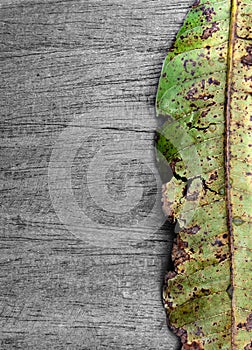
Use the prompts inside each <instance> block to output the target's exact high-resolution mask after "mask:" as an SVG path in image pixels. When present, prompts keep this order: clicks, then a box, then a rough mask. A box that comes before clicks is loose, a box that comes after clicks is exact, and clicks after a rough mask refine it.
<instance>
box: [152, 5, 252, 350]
mask: <svg viewBox="0 0 252 350" xmlns="http://www.w3.org/2000/svg"><path fill="white" fill-rule="evenodd" d="M156 111H157V116H158V117H159V118H160V119H161V120H162V122H163V126H162V127H161V128H160V129H159V131H158V137H157V149H158V151H159V152H160V153H161V154H162V155H163V156H164V157H165V159H166V161H167V162H168V163H169V164H170V166H171V168H172V170H173V174H174V177H173V178H172V180H171V181H170V182H169V183H166V184H164V187H163V209H164V212H165V213H166V214H167V215H168V216H169V217H170V219H172V220H173V221H174V222H175V221H177V222H178V223H179V226H180V231H179V232H178V234H177V236H176V238H175V241H174V246H173V250H172V260H173V264H174V271H170V272H169V273H168V276H167V277H168V279H167V283H166V286H165V289H164V303H165V307H166V310H167V314H168V318H169V324H170V327H171V329H172V330H173V331H174V332H175V333H176V334H177V335H178V336H180V338H181V341H182V344H183V345H182V349H184V350H186V349H205V350H216V349H223V350H224V349H225V350H230V349H231V350H234V349H235V350H249V349H252V307H251V303H252V259H251V258H252V228H251V222H252V170H251V163H252V161H251V150H252V148H251V147H252V136H251V125H252V1H251V0H240V1H238V0H232V1H231V0H225V1H212V0H196V1H195V3H194V5H193V6H192V9H191V10H190V11H189V13H188V15H187V17H186V19H185V22H184V24H183V26H182V28H181V29H180V31H179V33H178V34H177V37H176V41H175V43H174V45H173V47H172V49H171V50H170V51H169V53H168V55H167V57H166V59H165V62H164V64H163V68H162V73H161V78H160V82H159V87H158V92H157V97H156ZM160 153H157V154H158V155H157V160H158V164H159V166H160V169H164V167H163V163H164V161H163V158H162V157H160V155H159V154H160ZM171 193H175V199H174V198H173V196H172V195H171Z"/></svg>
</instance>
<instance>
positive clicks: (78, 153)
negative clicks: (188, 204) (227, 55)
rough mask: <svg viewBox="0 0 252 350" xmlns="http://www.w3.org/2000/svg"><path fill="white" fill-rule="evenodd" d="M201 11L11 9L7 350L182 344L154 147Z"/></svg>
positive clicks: (121, 6) (4, 141) (6, 104)
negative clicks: (166, 291) (175, 47)
mask: <svg viewBox="0 0 252 350" xmlns="http://www.w3.org/2000/svg"><path fill="white" fill-rule="evenodd" d="M191 3H192V1H191V0H184V1H180V2H179V3H178V2H177V0H171V1H169V2H166V3H165V2H164V1H160V0H153V1H143V0H135V1H132V0H130V1H127V3H126V2H124V1H122V0H110V1H109V0H103V1H98V0H97V1H95V0H92V1H91V0H80V1H76V0H66V1H56V0H53V1H42V0H40V1H37V0H35V1H30V2H29V1H21V2H20V1H19V2H15V1H8V0H7V1H6V0H4V1H3V0H2V1H1V39H2V40H1V100H0V101H1V102H0V103H1V113H2V115H1V132H2V138H1V146H2V147H1V164H2V171H1V183H2V186H1V194H2V196H1V202H2V209H1V256H0V266H1V270H0V271H1V272H0V292H1V294H0V305H1V306H0V307H1V309H0V310H1V311H0V322H1V334H0V341H1V349H38V350H39V349H83V350H84V349H88V350H93V349H117V350H118V349H120V350H123V349H136V350H137V349H165V350H172V349H175V347H176V346H177V345H176V344H177V340H176V339H175V337H174V336H173V335H171V333H169V331H168V329H167V326H166V320H165V312H164V310H163V306H162V301H161V290H162V283H163V277H164V274H165V271H166V269H167V267H168V263H169V252H170V248H171V241H172V229H171V227H170V226H169V225H168V224H167V223H166V224H164V218H163V217H162V215H161V214H160V213H161V212H160V210H161V209H160V206H159V199H160V196H159V192H158V190H157V188H158V187H157V186H159V181H160V180H159V179H158V177H157V175H156V173H155V172H154V170H153V168H154V167H155V163H154V157H153V156H152V155H151V154H152V153H151V151H152V150H153V138H154V130H155V128H156V127H157V125H156V121H155V111H154V100H155V94H156V89H157V84H158V79H159V75H160V71H161V66H162V62H163V59H164V57H165V55H166V53H167V49H168V47H169V46H170V45H171V43H172V41H173V40H174V37H175V33H176V32H177V30H178V28H179V26H180V24H181V23H182V21H183V18H184V15H185V13H186V11H187V10H188V7H189V5H191ZM146 150H149V151H150V152H149V153H148V156H147V155H146V156H145V154H147V152H146ZM98 151H99V152H98ZM101 154H103V155H102V156H101ZM53 155H56V158H52V156H53ZM68 156H69V159H70V158H71V157H72V162H70V163H69V162H68ZM57 157H58V158H57ZM141 159H142V160H143V163H141ZM90 164H91V165H92V166H91V165H90ZM48 169H49V170H50V171H51V172H50V171H49V172H48ZM148 169H149V170H148ZM87 171H89V176H87ZM69 173H70V175H71V176H70V177H71V186H72V194H73V195H72V197H71V198H72V199H74V200H75V201H76V203H77V204H78V208H79V211H78V212H76V211H75V210H74V208H73V207H72V206H71V205H72V204H71V203H72V202H71V200H72V199H71V198H70V199H69V201H68V199H67V197H66V196H67V195H68V194H69V192H67V194H66V193H65V192H64V191H65V189H66V186H68V185H69V182H68V181H67V180H66V174H69ZM48 174H49V175H48ZM150 189H151V191H150ZM139 191H140V192H139ZM141 191H142V192H141ZM139 193H140V194H139ZM138 195H139V196H140V197H139V198H140V201H139V203H140V204H141V205H139V206H136V205H135V204H134V205H132V207H130V204H131V203H132V201H133V202H134V198H135V197H137V196H138ZM64 196H65V197H64ZM127 196H128V197H127ZM154 203H156V204H157V206H156V207H155V206H154ZM70 204H71V205H70ZM55 206H56V207H55ZM113 206H114V207H113ZM110 208H111V209H110ZM58 212H60V213H61V214H62V215H63V218H61V219H59V217H58V215H57V213H58ZM150 212H153V213H154V214H156V215H157V218H156V219H157V220H156V219H155V217H154V216H155V215H154V216H153V217H151V216H150ZM144 214H146V215H145V217H147V219H143V217H144ZM78 215H79V216H78ZM82 215H83V217H82ZM80 216H81V218H80ZM85 220H86V221H85ZM155 220H156V221H155ZM136 222H137V223H140V224H139V225H138V226H136V225H137V224H136ZM67 223H69V225H67ZM75 223H76V225H75ZM76 232H78V234H79V236H76Z"/></svg>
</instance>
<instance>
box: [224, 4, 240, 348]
mask: <svg viewBox="0 0 252 350" xmlns="http://www.w3.org/2000/svg"><path fill="white" fill-rule="evenodd" d="M237 14H238V0H231V13H230V32H229V46H228V67H227V88H226V110H225V123H226V133H225V135H226V139H225V182H226V202H227V225H228V231H229V244H230V274H231V286H232V287H233V288H234V236H233V230H232V216H233V214H232V205H231V181H230V139H231V131H230V124H231V100H232V80H233V63H234V44H235V38H236V20H237ZM235 307H236V305H235V298H234V296H232V302H231V308H232V310H231V315H232V316H231V317H232V326H231V349H232V350H235V349H236V345H235V334H236V322H235Z"/></svg>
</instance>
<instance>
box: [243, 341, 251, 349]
mask: <svg viewBox="0 0 252 350" xmlns="http://www.w3.org/2000/svg"><path fill="white" fill-rule="evenodd" d="M251 349H252V342H251V343H249V344H248V345H246V346H245V347H244V350H251Z"/></svg>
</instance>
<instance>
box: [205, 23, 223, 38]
mask: <svg viewBox="0 0 252 350" xmlns="http://www.w3.org/2000/svg"><path fill="white" fill-rule="evenodd" d="M218 30H220V28H219V27H218V26H217V23H216V22H213V23H212V27H211V28H207V29H205V30H204V32H203V34H202V35H201V39H203V40H206V39H208V38H210V37H211V36H213V33H215V32H218Z"/></svg>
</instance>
